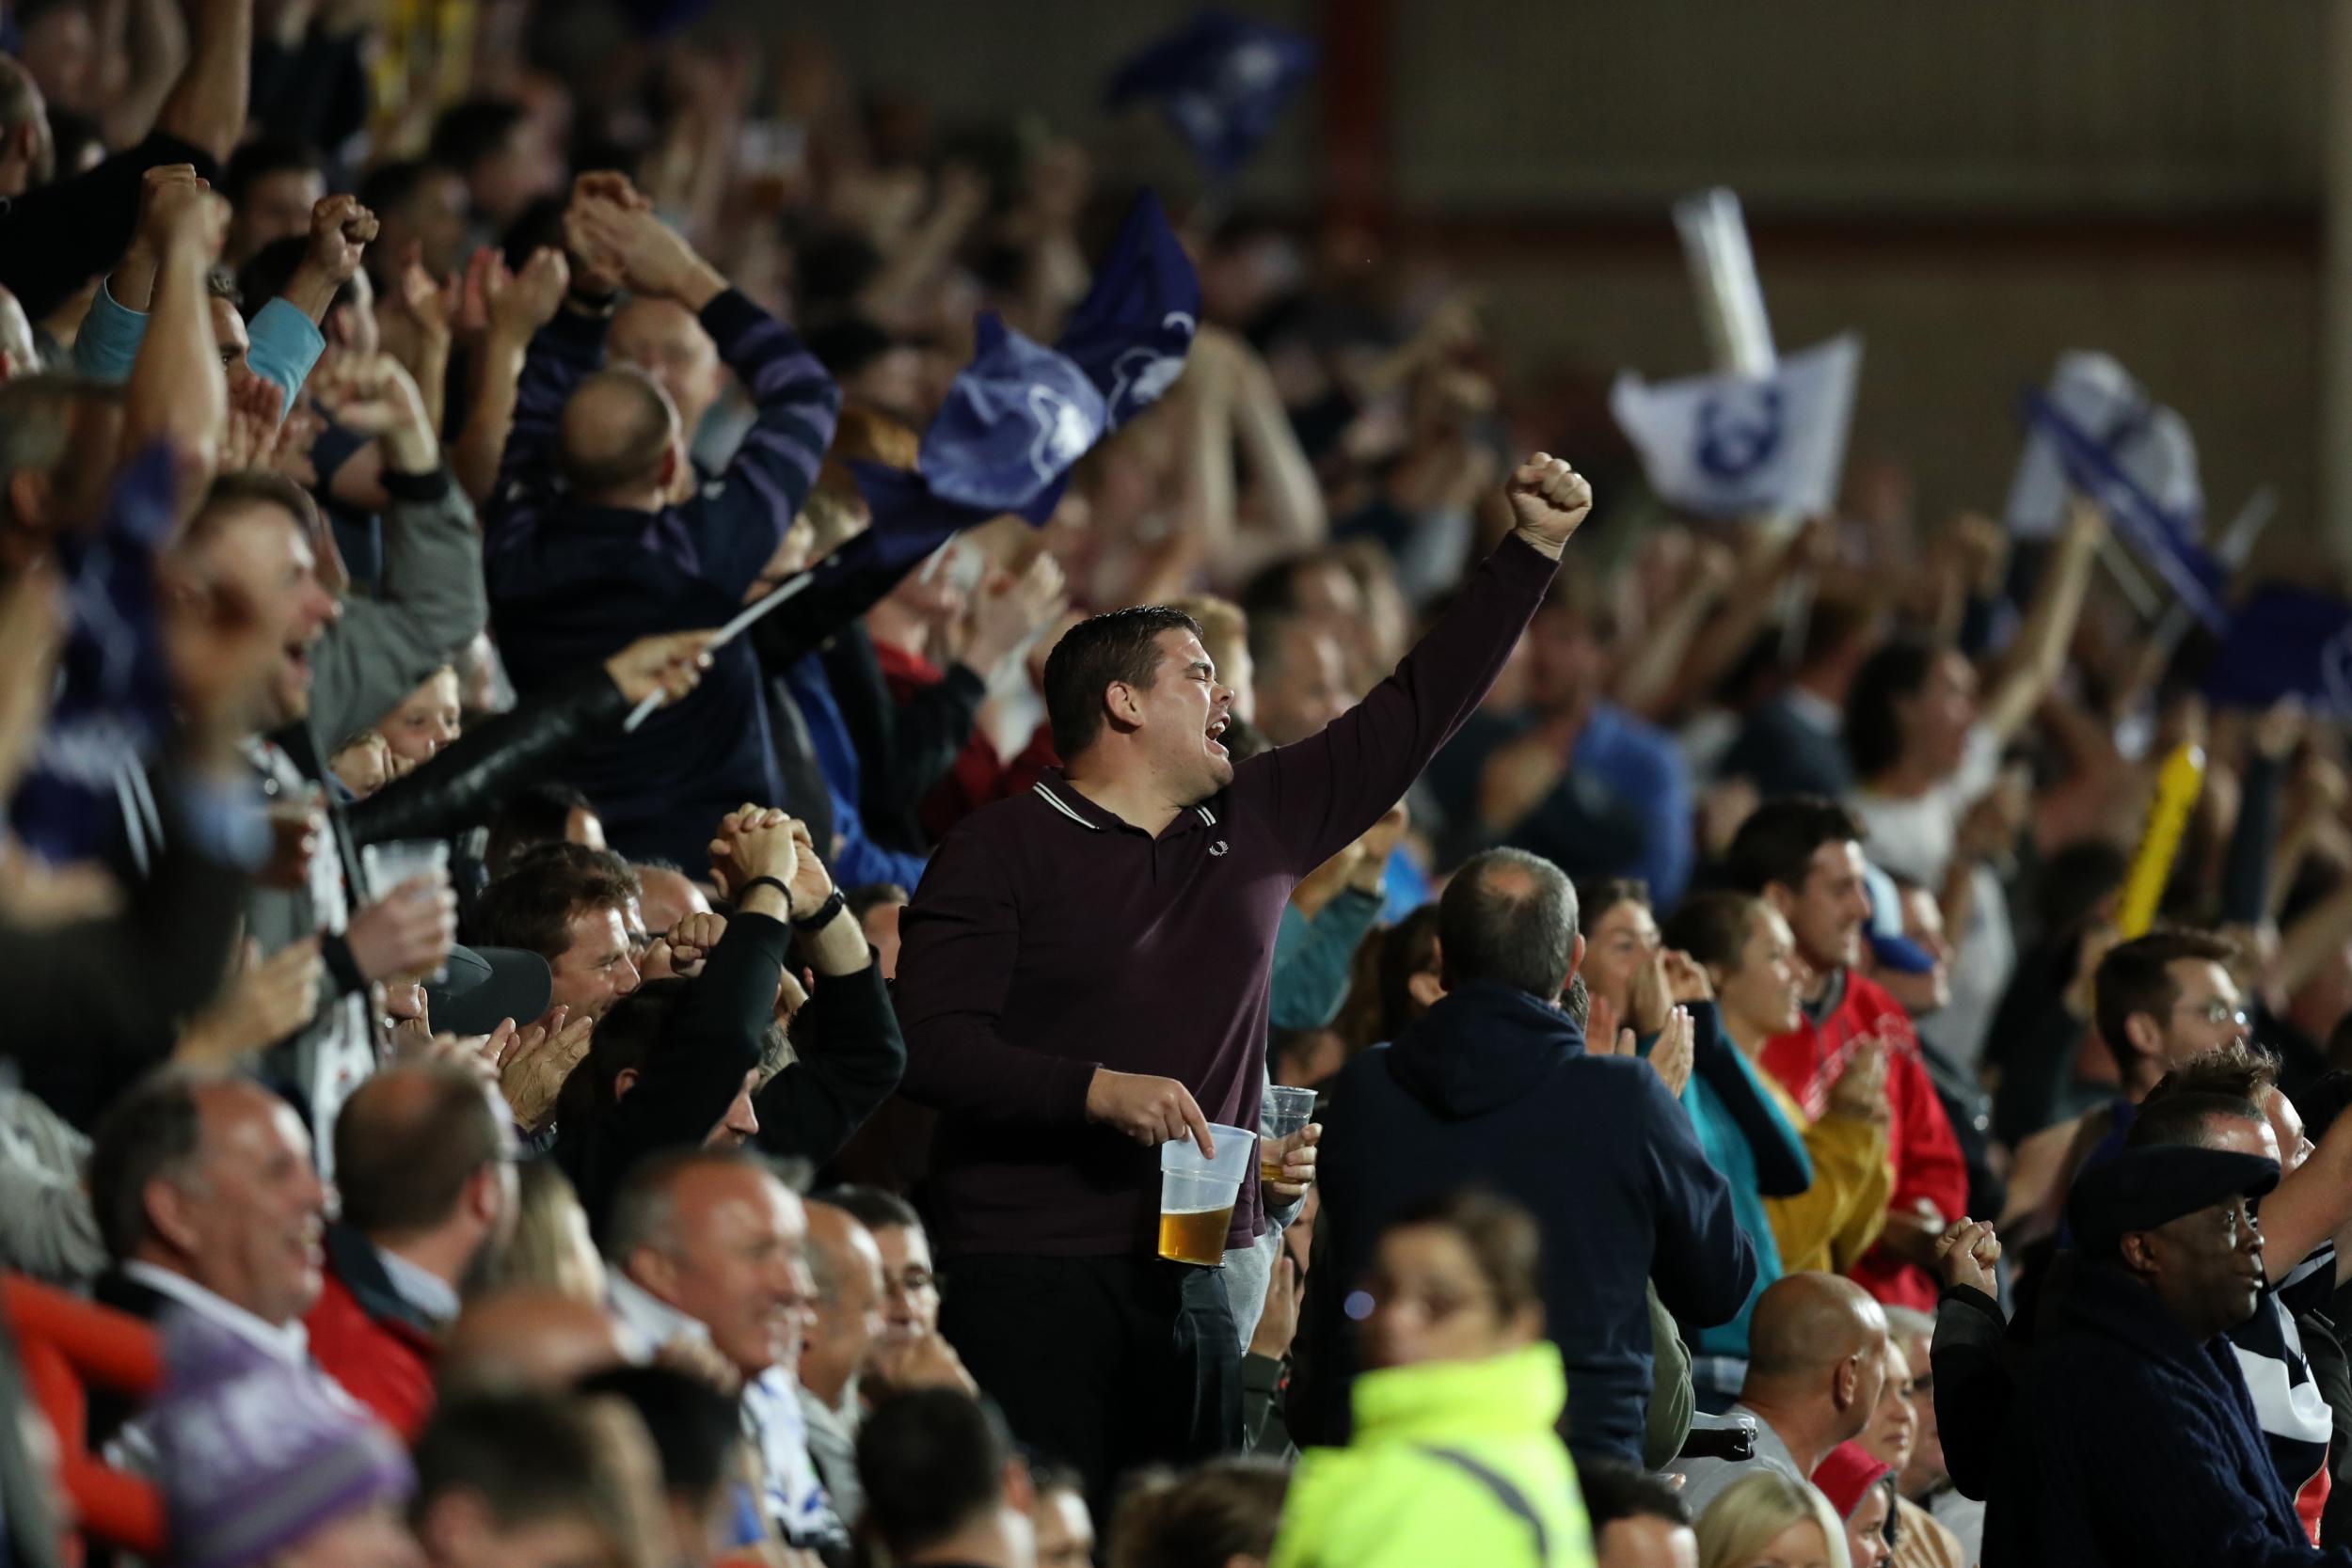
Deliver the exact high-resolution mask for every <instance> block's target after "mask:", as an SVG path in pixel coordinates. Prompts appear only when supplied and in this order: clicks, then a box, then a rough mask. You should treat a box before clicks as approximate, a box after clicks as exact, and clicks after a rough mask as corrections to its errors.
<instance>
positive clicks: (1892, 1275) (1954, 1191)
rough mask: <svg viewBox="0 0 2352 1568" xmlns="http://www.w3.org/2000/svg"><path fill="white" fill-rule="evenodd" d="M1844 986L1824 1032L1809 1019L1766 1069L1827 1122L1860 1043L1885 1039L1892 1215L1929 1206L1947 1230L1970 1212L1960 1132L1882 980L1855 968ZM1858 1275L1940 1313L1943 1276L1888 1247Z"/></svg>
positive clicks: (1874, 1252)
mask: <svg viewBox="0 0 2352 1568" xmlns="http://www.w3.org/2000/svg"><path fill="white" fill-rule="evenodd" d="M1844 985H1845V994H1844V995H1843V996H1841V997H1840V998H1839V999H1838V1002H1837V1006H1836V1009H1835V1010H1833V1011H1832V1012H1831V1013H1830V1015H1829V1017H1827V1018H1826V1019H1824V1020H1822V1021H1821V1022H1820V1023H1818V1024H1817V1023H1815V1022H1813V1021H1812V1019H1810V1018H1807V1019H1805V1020H1804V1022H1801V1023H1799V1024H1798V1025H1797V1027H1796V1028H1794V1029H1792V1030H1790V1031H1789V1032H1788V1034H1785V1035H1780V1036H1777V1037H1774V1038H1772V1040H1770V1041H1768V1042H1767V1043H1766V1044H1765V1047H1764V1066H1765V1068H1766V1069H1767V1070H1769V1071H1770V1072H1771V1073H1772V1076H1773V1077H1774V1078H1777V1079H1778V1080H1780V1084H1781V1086H1782V1087H1783V1088H1785V1089H1787V1090H1788V1092H1789V1093H1790V1094H1791V1095H1793V1096H1794V1097H1795V1098H1796V1100H1797V1102H1798V1103H1799V1104H1801V1105H1803V1106H1804V1114H1805V1115H1806V1116H1808V1117H1819V1116H1820V1114H1821V1111H1822V1109H1823V1107H1824V1106H1826V1105H1827V1104H1828V1103H1829V1086H1830V1085H1831V1084H1833V1083H1835V1082H1836V1078H1837V1075H1838V1073H1839V1072H1840V1071H1841V1070H1843V1069H1844V1068H1845V1065H1846V1062H1847V1060H1848V1059H1849V1058H1850V1057H1851V1056H1852V1054H1853V1053H1854V1048H1855V1045H1856V1043H1857V1042H1858V1041H1860V1040H1861V1039H1863V1038H1865V1037H1867V1036H1869V1035H1872V1034H1883V1035H1884V1036H1885V1037H1886V1038H1887V1041H1888V1043H1889V1044H1890V1045H1891V1046H1892V1047H1893V1050H1892V1051H1891V1052H1890V1053H1889V1054H1888V1056H1887V1060H1886V1099H1887V1103H1888V1106H1889V1108H1890V1110H1891V1111H1892V1112H1893V1117H1892V1119H1891V1120H1890V1122H1889V1123H1888V1126H1887V1130H1886V1147H1887V1151H1888V1155H1889V1158H1890V1159H1891V1160H1892V1162H1893V1164H1894V1166H1895V1191H1894V1196H1892V1197H1890V1198H1889V1199H1888V1200H1887V1205H1886V1207H1887V1211H1888V1212H1890V1213H1915V1212H1917V1211H1918V1208H1919V1205H1920V1203H1921V1201H1922V1200H1925V1201H1926V1202H1928V1203H1930V1204H1932V1205H1934V1207H1935V1210H1936V1212H1938V1213H1940V1214H1942V1215H1943V1216H1944V1220H1945V1223H1946V1224H1949V1223H1951V1222H1952V1221H1954V1220H1957V1219H1959V1218H1961V1217H1962V1216H1963V1215H1964V1214H1966V1213H1967V1212H1968V1165H1967V1162H1966V1161H1965V1160H1963V1158H1962V1156H1961V1152H1960V1140H1959V1139H1958V1138H1957V1137H1955V1136H1954V1135H1953V1133H1952V1123H1951V1118H1950V1117H1947V1116H1946V1115H1945V1114H1944V1102H1943V1101H1940V1100H1938V1099H1937V1098H1936V1097H1935V1085H1934V1083H1933V1081H1932V1080H1931V1079H1930V1078H1929V1077H1928V1067H1927V1063H1926V1062H1924V1061H1922V1060H1921V1059H1920V1056H1919V1040H1918V1037H1917V1036H1916V1035H1915V1033H1913V1031H1912V1027H1911V1015H1910V1014H1909V1013H1906V1012H1904V1011H1903V1009H1902V1004H1900V1003H1899V1002H1897V1001H1896V1000H1895V999H1894V998H1893V997H1891V996H1889V995H1887V994H1886V992H1885V990H1883V989H1882V988H1881V987H1880V986H1879V985H1878V984H1877V983H1876V982H1875V981H1871V980H1867V979H1865V978H1863V977H1862V976H1861V975H1859V974H1854V973H1853V972H1852V971H1851V970H1849V971H1847V972H1846V974H1845V977H1844ZM1853 1277H1854V1279H1855V1280H1856V1281H1857V1282H1858V1283H1859V1284H1861V1285H1862V1287H1863V1288H1864V1289H1866V1290H1867V1291H1869V1292H1870V1293H1871V1294H1872V1295H1874V1296H1876V1297H1878V1299H1879V1300H1881V1301H1883V1302H1886V1303H1888V1304H1889V1305H1891V1306H1897V1307H1916V1308H1918V1309H1919V1310H1920V1311H1922V1312H1933V1311H1934V1310H1935V1303H1936V1297H1937V1294H1938V1290H1939V1288H1938V1286H1937V1283H1936V1280H1935V1276H1934V1275H1931V1274H1929V1273H1928V1271H1927V1270H1925V1269H1922V1268H1920V1267H1919V1266H1918V1265H1916V1264H1915V1263H1906V1262H1903V1261H1902V1260H1901V1259H1898V1258H1897V1257H1896V1256H1895V1255H1894V1254H1893V1253H1891V1252H1889V1251H1887V1249H1886V1248H1885V1247H1883V1246H1875V1247H1872V1248H1871V1249H1870V1250H1869V1252H1867V1254H1865V1255H1864V1257H1863V1259H1862V1261H1861V1262H1859V1263H1857V1264H1856V1265H1854V1270H1853Z"/></svg>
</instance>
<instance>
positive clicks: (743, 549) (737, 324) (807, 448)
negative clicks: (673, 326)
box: [516, 289, 841, 598]
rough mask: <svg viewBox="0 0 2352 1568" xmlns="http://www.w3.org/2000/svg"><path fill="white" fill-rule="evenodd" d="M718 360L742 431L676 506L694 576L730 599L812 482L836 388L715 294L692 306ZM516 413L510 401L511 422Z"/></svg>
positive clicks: (803, 352)
mask: <svg viewBox="0 0 2352 1568" xmlns="http://www.w3.org/2000/svg"><path fill="white" fill-rule="evenodd" d="M702 324H703V326H704V328H705V329H706V330H707V331H708V332H709V334H710V338H711V341H713V342H715V343H717V344H718V345H719V357H720V358H722V359H723V360H724V361H726V365H727V368H728V369H729V370H732V371H733V372H735V373H736V375H737V377H738V378H739V379H740V380H741V381H742V383H743V386H744V388H745V389H746V390H747V391H748V392H749V393H750V394H751V400H752V405H753V408H754V410H755V417H754V419H753V420H752V428H751V430H750V432H749V433H748V434H746V435H745V436H744V437H743V444H742V445H741V446H740V447H739V448H737V449H736V452H735V457H734V460H733V461H732V462H730V463H728V465H727V467H726V471H725V472H724V473H723V474H721V475H720V476H719V482H718V483H716V484H714V485H709V486H706V487H705V488H704V490H703V491H702V492H700V493H699V494H697V495H695V496H694V497H692V498H691V499H689V500H687V501H686V503H685V504H684V505H682V506H681V507H679V508H678V515H679V517H680V519H681V521H682V522H683V523H684V524H685V528H686V532H687V536H688V537H689V538H690V539H691V540H692V541H693V543H694V548H695V550H696V552H697V554H698V555H699V556H700V558H701V560H702V562H703V571H704V574H705V575H706V576H707V577H709V578H711V579H712V580H713V581H715V582H717V583H718V584H720V586H722V587H723V588H724V589H725V590H726V591H727V592H728V593H729V594H733V595H734V596H735V597H737V598H740V597H742V596H743V594H746V593H748V592H749V591H750V589H751V587H752V584H753V583H754V582H755V581H756V580H757V579H758V578H759V574H760V573H761V571H763V570H764V569H765V568H766V567H767V564H768V562H769V560H770V559H771V557H773V556H774V555H775V553H776V546H778V545H780V544H782V543H783V542H784V532H785V530H787V529H788V528H790V527H791V526H792V519H793V517H794V516H796V515H798V514H799V512H800V510H801V503H802V502H803V501H805V500H807V499H808V493H809V491H810V490H811V489H812V488H814V487H815V485H816V483H817V469H818V465H819V464H821V463H822V462H823V461H824V458H825V449H826V447H828V446H829V445H831V444H832V442H833V430H834V420H836V419H837V418H838V417H839V415H840V412H841V388H839V387H837V386H835V385H834V381H833V378H832V377H831V376H829V375H827V374H826V373H825V367H824V366H823V365H822V364H820V363H819V362H818V358H817V356H815V355H813V354H811V353H809V351H808V347H807V345H806V344H804V343H803V342H802V341H801V340H800V338H799V336H798V335H797V334H795V333H794V332H793V331H792V329H791V328H789V327H787V326H786V325H784V324H783V323H782V322H780V321H778V320H776V319H775V318H774V317H773V316H771V315H770V314H769V313H768V312H767V311H765V310H763V309H760V308H759V307H758V306H756V305H755V304H753V303H752V302H751V301H750V300H749V299H747V298H745V297H744V296H743V294H742V293H741V292H740V291H739V290H735V289H726V290H723V291H722V292H721V293H719V294H718V295H717V296H716V297H714V298H713V299H712V300H711V301H710V302H709V303H708V304H707V305H705V306H704V307H703V309H702ZM521 420H522V414H521V409H520V406H519V404H518V405H517V408H516V425H517V426H518V427H519V425H520V424H521Z"/></svg>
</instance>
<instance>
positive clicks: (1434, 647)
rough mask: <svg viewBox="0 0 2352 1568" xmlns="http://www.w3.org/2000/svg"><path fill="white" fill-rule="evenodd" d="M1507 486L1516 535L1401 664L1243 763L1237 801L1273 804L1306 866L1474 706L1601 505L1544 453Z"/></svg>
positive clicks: (1357, 829) (1348, 837) (1280, 829)
mask: <svg viewBox="0 0 2352 1568" xmlns="http://www.w3.org/2000/svg"><path fill="white" fill-rule="evenodd" d="M1509 494H1510V499H1511V507H1512V514H1513V519H1514V523H1515V525H1516V526H1515V527H1514V529H1513V531H1512V537H1510V538H1507V539H1505V540H1504V541H1503V542H1502V546H1499V547H1498V548H1497V549H1496V550H1495V552H1494V554H1492V555H1490V556H1488V557H1487V558H1486V561H1485V562H1483V563H1482V564H1481V565H1480V566H1479V568H1478V570H1477V571H1476V572H1474V573H1473V574H1471V577H1470V581H1469V582H1468V583H1467V584H1466V585H1464V587H1463V589H1462V592H1461V593H1460V594H1458V595H1456V597H1455V599H1454V603H1453V605H1452V606H1451V607H1450V608H1448V610H1446V612H1445V614H1444V616H1443V617H1441V618H1440V619H1439V620H1438V624H1437V625H1436V626H1432V627H1431V628H1430V629H1429V632H1428V635H1426V636H1425V637H1423V638H1422V640H1421V641H1420V643H1419V644H1417V645H1416V646H1415V647H1414V649H1413V651H1412V652H1410V653H1408V654H1406V656H1405V658H1404V661H1403V662H1402V663H1400V664H1399V665H1398V666H1397V667H1396V673H1394V674H1392V675H1391V676H1390V677H1389V678H1388V679H1387V680H1385V681H1382V682H1381V683H1380V684H1379V685H1378V686H1377V687H1375V688H1374V689H1373V692H1372V695H1370V696H1369V697H1366V698H1365V699H1364V700H1363V701H1362V702H1361V703H1359V704H1358V705H1356V706H1355V707H1354V708H1352V709H1350V710H1349V711H1348V712H1346V713H1344V714H1343V715H1341V716H1340V718H1338V719H1337V720H1334V721H1332V722H1331V724H1330V725H1329V726H1328V727H1327V728H1326V729H1325V730H1324V731H1323V733H1322V734H1320V735H1315V736H1309V737H1308V738H1307V739H1305V740H1302V741H1300V742H1298V743H1297V744H1296V745H1294V746H1284V747H1282V748H1280V749H1279V750H1277V751H1274V752H1267V753H1266V754H1264V755H1263V756H1259V757H1253V758H1251V759H1250V760H1249V761H1248V762H1246V763H1244V764H1242V766H1241V767H1240V768H1238V769H1236V771H1235V776H1234V781H1233V797H1234V799H1235V800H1236V801H1237V802H1244V801H1250V802H1254V803H1256V804H1257V805H1259V807H1260V808H1261V809H1263V810H1264V811H1266V812H1268V813H1269V815H1270V816H1271V819H1272V821H1273V823H1274V824H1275V829H1276V832H1277V833H1278V835H1279V838H1280V840H1281V842H1282V843H1284V844H1287V845H1290V846H1292V847H1294V850H1295V855H1296V859H1295V862H1294V863H1293V864H1294V866H1295V870H1296V871H1297V873H1298V874H1299V875H1302V876H1303V875H1304V874H1305V873H1306V872H1307V871H1308V870H1310V869H1311V868H1312V867H1314V866H1317V865H1320V864H1322V863H1324V862H1325V861H1327V860H1328V859H1330V858H1331V857H1332V856H1333V855H1335V854H1337V853H1338V852H1339V851H1340V850H1341V849H1342V848H1343V847H1346V846H1347V845H1348V844H1349V843H1351V842H1352V841H1353V840H1354V839H1355V838H1356V837H1357V836H1358V835H1359V834H1360V833H1362V832H1364V830H1366V829H1367V828H1370V827H1371V826H1372V825H1373V824H1374V823H1375V822H1376V821H1378V820H1379V819H1380V816H1381V815H1382V814H1383V813H1385V812H1386V811H1387V810H1388V809H1389V808H1390V807H1391V806H1392V805H1394V804H1395V803H1396V802H1397V800H1400V799H1401V798H1402V797H1403V796H1404V794H1405V792H1406V790H1407V789H1408V788H1410V787H1411V786H1412V783H1413V781H1414V780H1415V779H1416V778H1418V777H1420V775H1421V770H1422V768H1424V767H1426V766H1427V765H1428V763H1429V759H1430V758H1431V757H1433V756H1435V755H1437V753H1438V749H1439V748H1441V747H1442V746H1444V745H1445V743H1446V741H1447V740H1449V739H1451V738H1452V737H1453V735H1454V731H1455V730H1456V729H1458V728H1460V727H1461V723H1462V721H1463V720H1465V719H1467V718H1468V717H1469V716H1470V712H1471V711H1472V710H1473V709H1474V708H1476V707H1477V705H1478V704H1479V702H1480V701H1481V700H1482V699H1483V698H1484V697H1485V696H1486V689H1487V688H1488V687H1490V686H1492V685H1493V684H1494V679H1495V676H1496V674H1497V673H1499V672H1500V671H1501V670H1502V664H1503V661H1504V660H1505V659H1507V658H1509V657H1510V656H1511V650H1512V648H1513V647H1514V646H1516V645H1517V643H1518V639H1519V634H1520V633H1521V632H1522V631H1524V630H1525V629H1526V627H1527V623H1528V621H1529V620H1530V619H1531V618H1532V617H1533V616H1534V613H1535V607H1536V605H1537V604H1538V603H1539V602H1540V601H1541V600H1542V598H1543V594H1544V591H1545V589H1546V588H1547V587H1548V586H1549V583H1550V581H1551V578H1552V574H1553V572H1554V571H1555V570H1556V569H1557V567H1558V564H1559V561H1560V552H1561V549H1562V547H1563V546H1565V545H1566V544H1567V542H1568V539H1569V537H1570V536H1571V535H1572V534H1574V533H1575V531H1576V529H1577V525H1578V524H1580V523H1581V522H1582V521H1583V520H1584V517H1585V515H1586V514H1587V513H1589V512H1590V511H1591V510H1592V504H1593V493H1592V488H1591V486H1589V485H1587V484H1586V483H1584V479H1583V477H1582V476H1581V475H1580V474H1578V473H1577V472H1576V471H1575V470H1573V469H1571V468H1570V467H1568V466H1567V464H1565V462H1562V461H1560V460H1559V459H1557V458H1554V457H1550V456H1549V455H1548V454H1546V453H1542V452H1538V453H1536V454H1535V457H1534V459H1533V460H1532V461H1530V462H1529V463H1527V464H1526V465H1525V466H1524V467H1521V468H1520V469H1519V470H1518V473H1516V474H1514V475H1513V476H1512V478H1511V484H1510V491H1509Z"/></svg>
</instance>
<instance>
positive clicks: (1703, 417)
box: [1609, 332, 1862, 516]
mask: <svg viewBox="0 0 2352 1568" xmlns="http://www.w3.org/2000/svg"><path fill="white" fill-rule="evenodd" d="M1861 370H1862V339H1861V338H1860V337H1859V336H1858V335H1857V334H1855V333H1851V332H1846V333H1841V334H1839V335H1838V336H1837V337H1835V338H1832V339H1831V340H1830V341H1828V342H1825V343H1820V344H1817V345H1816V346H1814V347H1812V348H1809V349H1806V350H1805V351H1804V353H1802V354H1792V355H1789V356H1788V357H1786V358H1784V359H1782V360H1781V362H1780V364H1779V366H1778V367H1777V368H1776V369H1774V370H1773V371H1772V372H1771V373H1770V374H1767V375H1758V376H1744V375H1705V376H1693V377H1692V378H1691V379H1690V380H1687V381H1664V382H1660V383H1659V384H1657V385H1656V386H1652V385H1650V384H1649V383H1647V382H1645V381H1644V380H1643V379H1642V378H1641V377H1640V376H1638V375H1635V374H1634V373H1633V372H1630V371H1628V372H1625V373H1624V374H1623V375H1620V376H1618V377H1617V384H1616V385H1615V386H1614V387H1613V388H1610V390H1609V411H1610V412H1611V413H1613V414H1614V415H1615V416H1616V417H1617V423H1618V424H1619V425H1620V426H1621V427H1622V428H1623V429H1624V431H1625V433H1626V436H1627V437H1628V438H1629V440H1631V441H1632V443H1633V447H1634V450H1635V451H1639V452H1640V453H1641V454H1642V467H1643V470H1644V471H1645V472H1646V473H1647V474H1648V475H1649V483H1650V488H1652V489H1654V490H1656V491H1657V492H1658V493H1659V495H1660V496H1661V497H1662V498H1664V499H1666V500H1667V501H1669V502H1671V503H1672V504H1674V505H1676V506H1679V507H1684V508H1687V509H1688V510H1690V511H1692V512H1700V513H1705V514H1708V515H1712V516H1749V515H1794V516H1811V515H1816V514H1820V513H1824V512H1827V511H1829V510H1830V508H1831V507H1832V506H1833V505H1834V504H1835V503H1836V499H1837V478H1838V474H1839V472H1840V471H1841V470H1842V469H1843V468H1844V467H1845V465H1846V431H1847V428H1848V427H1849V426H1850V425H1851V423H1852V422H1853V388H1854V378H1855V377H1856V376H1857V375H1858V374H1859V373H1860V372H1861Z"/></svg>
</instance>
